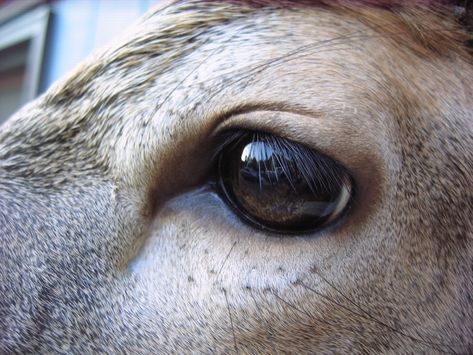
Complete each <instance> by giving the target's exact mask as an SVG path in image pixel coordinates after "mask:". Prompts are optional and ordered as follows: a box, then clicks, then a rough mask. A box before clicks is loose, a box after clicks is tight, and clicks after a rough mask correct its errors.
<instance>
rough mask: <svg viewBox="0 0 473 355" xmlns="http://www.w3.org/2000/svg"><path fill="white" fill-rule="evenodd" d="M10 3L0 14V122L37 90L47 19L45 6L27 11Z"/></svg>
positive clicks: (32, 96)
mask: <svg viewBox="0 0 473 355" xmlns="http://www.w3.org/2000/svg"><path fill="white" fill-rule="evenodd" d="M19 3H21V2H19ZM12 5H15V6H17V5H16V3H15V2H13V3H11V4H10V5H6V6H4V7H3V8H2V12H3V14H4V15H3V16H0V124H1V123H3V122H4V121H6V120H7V118H8V117H9V116H10V115H11V114H12V113H14V112H15V111H16V110H18V108H20V107H21V106H22V105H23V104H24V103H26V102H28V101H29V100H31V99H33V98H34V97H35V96H36V95H37V93H38V86H39V81H40V74H41V65H42V59H43V52H44V45H45V40H46V31H47V27H48V19H49V8H48V6H46V5H41V6H38V7H36V8H34V9H32V10H28V11H27V12H24V9H18V8H17V9H13V11H12V10H11V9H12V8H13V6H12ZM7 10H9V11H7Z"/></svg>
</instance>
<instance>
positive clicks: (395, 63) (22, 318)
mask: <svg viewBox="0 0 473 355" xmlns="http://www.w3.org/2000/svg"><path fill="white" fill-rule="evenodd" d="M452 9H453V10H452ZM467 10H468V7H467ZM462 11H463V17H464V18H463V22H461V21H462V20H461V19H459V17H458V16H461V12H462ZM467 14H468V12H467V11H466V10H462V9H461V8H459V7H455V8H452V7H451V6H449V5H448V4H446V5H445V6H442V7H441V6H440V5H438V4H434V3H427V2H417V3H415V4H414V3H409V2H406V1H398V2H396V3H393V2H386V1H384V2H383V1H360V2H358V3H356V4H355V3H352V2H347V3H342V2H329V1H319V2H314V1H307V2H295V1H286V2H272V1H243V0H242V1H236V0H235V1H219V2H217V1H199V0H191V1H176V2H172V3H168V4H165V5H163V6H161V7H159V8H157V9H154V10H153V11H151V12H150V13H149V14H147V16H146V17H145V18H144V19H143V20H142V22H141V23H139V24H138V25H137V26H135V27H134V28H133V29H131V30H130V31H129V32H128V33H127V34H126V35H125V36H123V37H122V38H120V39H118V40H117V41H116V42H115V43H113V44H112V45H111V46H110V47H108V48H106V49H103V50H102V51H99V52H97V53H95V54H94V55H93V56H91V57H90V58H89V59H88V60H86V61H85V62H84V63H83V64H82V65H80V66H79V67H78V68H76V70H75V71H73V72H72V73H70V75H68V76H67V77H65V78H64V79H62V80H61V81H59V82H58V83H56V84H55V85H53V87H51V88H50V89H49V90H48V91H47V92H46V93H45V94H43V95H42V96H41V97H39V98H38V99H36V100H35V101H33V102H31V103H30V104H28V105H26V106H25V107H24V108H23V109H21V110H20V111H19V112H18V113H16V114H15V115H14V116H13V117H12V118H11V119H10V120H9V121H8V122H7V123H6V124H5V125H3V126H2V128H1V131H0V295H1V297H0V353H64V354H66V353H67V354H90V353H107V354H111V353H117V354H118V353H120V354H121V353H129V354H151V353H155V354H167V353H180V354H182V353H220V354H229V353H239V354H246V353H249V354H265V353H268V354H269V353H274V354H277V353H281V354H282V353H294V354H306V353H316V354H330V353H342V354H357V353H361V354H366V353H370V354H379V353H387V354H412V353H428V354H436V353H439V354H441V353H453V354H466V353H473V300H472V296H471V295H472V291H473V218H472V215H473V179H472V178H471V177H472V176H473V149H472V147H473V120H472V113H473V63H472V57H471V52H469V50H468V48H467V46H466V45H465V43H467V42H468V41H469V40H471V37H470V35H469V34H468V33H467V30H466V29H467V25H468V21H469V20H468V17H467ZM242 129H247V130H257V131H263V132H268V133H271V134H274V135H276V136H280V137H284V138H287V139H290V140H291V141H294V142H298V143H299V144H301V145H303V146H305V147H309V148H310V149H312V150H314V151H317V152H319V153H321V154H324V155H325V156H328V157H330V158H331V159H334V160H336V161H337V162H339V163H340V164H341V165H342V166H343V167H344V168H345V169H346V170H347V171H348V172H349V173H350V175H351V176H352V178H353V180H354V182H355V184H356V192H355V194H354V196H353V201H352V205H351V207H350V209H349V210H348V212H347V213H346V214H344V217H343V218H341V219H340V220H338V221H337V222H336V223H333V224H331V225H330V226H327V227H326V228H321V229H320V230H318V231H316V232H313V233H308V234H301V235H286V234H277V233H271V232H268V231H264V230H260V229H258V228H255V227H254V226H252V225H249V224H247V223H246V222H245V221H244V220H242V219H241V218H240V217H239V216H238V215H237V213H235V212H234V210H233V209H231V208H230V207H229V206H228V205H227V203H226V202H225V201H224V199H223V198H222V197H221V195H220V194H219V193H218V192H217V191H216V190H215V188H214V185H213V184H212V183H211V181H212V176H213V174H214V173H213V171H214V170H215V169H214V167H215V159H214V155H215V151H216V149H217V148H216V147H217V146H218V144H219V143H218V139H217V137H219V135H220V134H221V133H222V132H226V131H229V130H242Z"/></svg>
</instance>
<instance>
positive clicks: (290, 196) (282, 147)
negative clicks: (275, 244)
mask: <svg viewBox="0 0 473 355" xmlns="http://www.w3.org/2000/svg"><path fill="white" fill-rule="evenodd" d="M256 137H257V138H258V139H255V135H249V137H247V138H246V139H241V140H240V141H239V142H238V144H237V145H236V146H233V149H231V151H230V152H225V151H224V154H222V155H221V160H220V165H221V167H220V169H221V183H222V185H223V189H224V190H225V194H226V195H227V198H228V199H229V200H231V203H232V204H233V206H234V207H235V208H236V209H237V210H239V211H240V212H242V214H243V218H244V219H246V220H249V221H250V222H253V223H255V222H256V223H257V224H258V225H259V226H260V227H263V228H267V229H272V230H278V231H294V232H301V231H309V230H313V229H315V228H317V227H319V226H321V225H323V224H324V223H326V222H327V221H329V220H330V219H331V218H332V217H333V216H332V215H333V213H334V211H336V210H337V207H339V205H340V200H341V198H342V196H343V195H344V194H343V193H342V189H344V186H345V184H343V183H342V181H343V180H342V179H341V178H340V177H339V176H340V173H341V171H339V170H340V169H341V168H340V167H338V166H336V165H335V164H336V163H335V162H334V161H333V160H331V159H329V158H326V157H324V156H321V155H316V154H315V153H313V152H312V151H311V150H309V149H307V148H304V147H302V146H300V145H296V144H295V143H291V142H288V141H285V140H283V139H282V138H276V137H272V136H269V135H266V136H264V135H263V136H262V135H261V134H259V135H257V136H256ZM270 138H271V139H272V140H270ZM275 140H278V141H281V142H285V144H274V143H275V142H274V141H275ZM225 153H228V154H225ZM338 209H339V208H338Z"/></svg>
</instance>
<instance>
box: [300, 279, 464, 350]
mask: <svg viewBox="0 0 473 355" xmlns="http://www.w3.org/2000/svg"><path fill="white" fill-rule="evenodd" d="M313 272H314V273H316V274H317V275H318V276H319V277H320V278H321V279H322V280H323V281H324V282H326V283H327V284H328V285H329V286H330V287H332V288H333V289H334V290H335V291H336V292H337V293H339V294H340V295H341V296H342V297H343V298H345V299H346V300H347V301H348V302H350V303H351V304H352V305H354V306H355V307H356V308H357V309H359V310H360V312H356V311H354V310H352V309H351V308H349V307H346V306H345V305H343V304H341V303H339V302H336V301H334V300H333V299H331V298H330V297H328V296H326V295H324V294H322V293H320V292H318V291H317V290H315V289H313V288H311V287H310V286H308V285H306V284H305V283H304V282H303V281H298V283H297V284H299V285H301V286H302V287H304V288H305V289H307V290H308V291H311V292H313V293H315V294H316V295H318V296H320V297H322V298H324V299H326V300H328V301H330V302H332V303H334V304H336V305H337V306H339V307H341V308H343V309H345V310H347V311H349V312H350V313H352V314H355V315H357V316H359V317H363V318H365V319H370V320H372V321H374V322H375V323H377V324H379V325H382V326H383V327H385V328H386V329H389V330H390V331H392V332H394V333H397V334H399V335H402V336H404V337H406V338H408V339H410V340H412V341H414V342H417V343H419V344H423V345H426V346H430V347H432V348H434V349H435V350H438V351H442V352H445V353H451V354H457V352H456V351H455V350H454V349H453V348H452V347H451V345H449V344H442V343H435V342H431V341H427V340H425V339H419V338H417V337H415V336H412V335H409V334H407V333H405V332H403V331H402V330H399V329H397V328H395V327H393V326H391V325H389V324H387V323H385V322H383V321H381V320H379V319H378V318H376V317H374V316H373V315H372V314H371V313H370V312H368V311H366V310H365V309H364V308H362V307H361V306H360V305H358V304H357V303H356V302H354V301H353V300H351V299H350V298H349V297H347V296H346V295H345V294H343V293H342V292H341V291H340V290H338V289H337V288H336V287H335V286H334V285H333V284H332V283H330V282H329V281H328V280H327V279H326V278H324V277H323V276H322V275H320V273H318V272H317V271H316V270H313ZM441 347H444V348H448V349H449V351H450V352H447V351H445V350H444V349H440V348H441Z"/></svg>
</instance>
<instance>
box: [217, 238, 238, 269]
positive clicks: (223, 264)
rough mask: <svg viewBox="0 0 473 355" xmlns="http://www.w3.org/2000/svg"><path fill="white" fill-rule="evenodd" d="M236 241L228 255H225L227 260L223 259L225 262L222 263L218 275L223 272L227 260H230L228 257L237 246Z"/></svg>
mask: <svg viewBox="0 0 473 355" xmlns="http://www.w3.org/2000/svg"><path fill="white" fill-rule="evenodd" d="M236 243H237V242H236V241H234V242H233V244H232V247H231V248H230V250H229V251H228V254H227V256H226V257H225V260H223V263H222V265H221V266H220V269H219V270H218V273H217V276H220V273H221V272H222V270H223V267H224V266H225V264H226V263H227V260H228V258H229V257H230V254H231V253H232V251H233V248H235V245H236Z"/></svg>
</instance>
